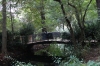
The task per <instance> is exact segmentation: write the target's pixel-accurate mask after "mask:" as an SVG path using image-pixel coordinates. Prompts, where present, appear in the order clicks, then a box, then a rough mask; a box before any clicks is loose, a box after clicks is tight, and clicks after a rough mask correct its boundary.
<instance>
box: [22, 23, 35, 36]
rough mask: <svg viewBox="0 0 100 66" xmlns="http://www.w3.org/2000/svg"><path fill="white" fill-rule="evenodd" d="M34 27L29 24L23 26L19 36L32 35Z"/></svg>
mask: <svg viewBox="0 0 100 66" xmlns="http://www.w3.org/2000/svg"><path fill="white" fill-rule="evenodd" d="M33 32H34V27H33V25H32V24H31V23H28V24H23V26H22V28H21V29H20V35H30V34H33Z"/></svg>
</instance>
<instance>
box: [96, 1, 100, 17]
mask: <svg viewBox="0 0 100 66" xmlns="http://www.w3.org/2000/svg"><path fill="white" fill-rule="evenodd" d="M96 4H97V10H98V16H99V18H100V0H96Z"/></svg>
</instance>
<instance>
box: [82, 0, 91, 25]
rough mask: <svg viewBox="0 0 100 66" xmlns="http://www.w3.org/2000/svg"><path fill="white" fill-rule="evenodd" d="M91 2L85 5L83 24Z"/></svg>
mask: <svg viewBox="0 0 100 66" xmlns="http://www.w3.org/2000/svg"><path fill="white" fill-rule="evenodd" d="M91 2H92V0H90V2H89V4H88V5H87V8H86V9H85V12H84V15H83V23H84V22H85V16H86V13H87V10H88V7H89V5H90V4H91Z"/></svg>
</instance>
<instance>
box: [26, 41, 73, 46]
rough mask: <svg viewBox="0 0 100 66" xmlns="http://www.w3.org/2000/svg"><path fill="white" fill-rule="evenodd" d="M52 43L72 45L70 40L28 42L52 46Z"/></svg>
mask: <svg viewBox="0 0 100 66" xmlns="http://www.w3.org/2000/svg"><path fill="white" fill-rule="evenodd" d="M51 43H53V44H54V43H60V44H67V43H71V42H70V40H43V41H37V42H28V43H27V44H34V45H35V44H51Z"/></svg>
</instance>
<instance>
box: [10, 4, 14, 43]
mask: <svg viewBox="0 0 100 66" xmlns="http://www.w3.org/2000/svg"><path fill="white" fill-rule="evenodd" d="M11 7H12V6H11V3H10V17H11V18H10V21H11V29H12V32H11V33H12V34H11V36H12V37H11V44H13V39H14V23H13V14H12V12H11Z"/></svg>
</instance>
